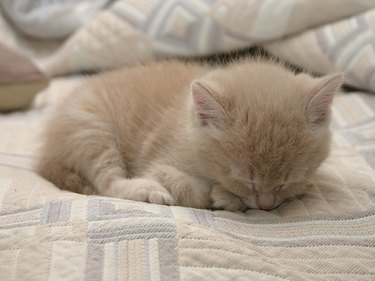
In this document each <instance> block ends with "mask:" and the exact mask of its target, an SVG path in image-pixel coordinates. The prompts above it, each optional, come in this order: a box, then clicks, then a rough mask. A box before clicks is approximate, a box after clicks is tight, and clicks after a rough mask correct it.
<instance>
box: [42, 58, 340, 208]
mask: <svg viewBox="0 0 375 281" xmlns="http://www.w3.org/2000/svg"><path fill="white" fill-rule="evenodd" d="M341 79H342V78H341V74H333V75H329V76H326V77H323V78H312V77H310V76H308V75H307V74H299V75H295V74H294V73H293V72H291V71H289V70H287V69H286V68H285V67H283V66H282V65H280V64H276V63H274V62H266V61H262V60H255V61H242V62H236V63H233V64H231V65H228V66H226V67H221V68H220V67H209V66H202V65H197V64H190V63H182V62H177V61H169V62H161V63H153V64H149V65H145V66H136V67H132V68H127V69H123V70H117V71H113V72H110V73H106V74H102V75H99V76H97V77H93V78H89V79H88V80H87V81H86V82H85V83H84V85H83V86H82V87H81V88H80V89H79V90H77V91H76V92H75V93H74V95H70V96H69V98H68V99H66V101H65V102H64V103H62V104H61V105H60V107H59V109H58V111H57V112H56V113H55V115H54V116H53V117H52V119H51V120H50V121H49V124H48V126H47V128H46V133H45V143H44V146H43V149H42V158H41V161H40V163H39V167H38V171H39V173H40V174H41V175H42V176H43V177H45V178H46V179H48V180H50V181H51V182H53V183H55V184H56V185H57V186H59V187H60V188H63V189H68V190H71V191H74V192H80V193H85V194H99V195H105V196H111V197H117V198H124V199H131V200H139V201H145V202H151V203H157V204H167V205H180V206H187V207H195V208H212V209H225V210H229V211H236V210H244V209H246V208H247V207H250V208H259V209H263V210H270V209H273V208H275V207H277V206H278V205H279V204H280V203H282V202H283V200H284V199H286V198H289V197H293V196H295V195H297V194H301V193H303V192H304V190H305V187H306V183H307V181H308V179H309V178H310V177H311V176H312V174H313V173H314V171H315V170H316V169H317V168H318V167H319V165H320V164H321V163H322V161H323V160H324V159H325V158H326V157H327V155H328V152H329V144H330V132H329V129H328V126H329V121H330V106H331V103H332V99H333V97H334V94H335V93H336V91H337V90H338V89H339V87H340V85H341Z"/></svg>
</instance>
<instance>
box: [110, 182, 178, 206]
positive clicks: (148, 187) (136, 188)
mask: <svg viewBox="0 0 375 281" xmlns="http://www.w3.org/2000/svg"><path fill="white" fill-rule="evenodd" d="M110 196H112V197H117V198H123V199H129V200H135V201H143V202H149V203H154V204H162V205H176V200H175V199H174V198H173V197H172V196H171V194H170V193H169V192H168V190H166V189H165V188H164V187H163V186H162V185H160V184H159V183H158V182H156V181H153V180H149V179H143V178H139V179H123V180H119V181H116V182H114V183H113V184H112V186H111V194H110Z"/></svg>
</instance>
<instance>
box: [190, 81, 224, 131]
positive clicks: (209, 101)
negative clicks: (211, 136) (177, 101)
mask: <svg viewBox="0 0 375 281" xmlns="http://www.w3.org/2000/svg"><path fill="white" fill-rule="evenodd" d="M191 96H192V99H193V104H194V111H195V114H197V117H198V118H199V121H200V124H201V125H202V126H208V125H210V124H211V125H214V126H215V127H217V128H219V129H225V128H226V127H227V126H228V124H229V120H228V116H227V114H226V112H225V110H224V108H223V107H222V106H221V104H220V103H219V102H218V101H217V100H216V99H215V97H214V96H213V92H212V91H210V90H208V89H207V88H206V87H205V86H203V84H202V83H201V82H199V81H193V83H192V84H191Z"/></svg>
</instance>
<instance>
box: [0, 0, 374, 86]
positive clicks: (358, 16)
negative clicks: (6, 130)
mask: <svg viewBox="0 0 375 281" xmlns="http://www.w3.org/2000/svg"><path fill="white" fill-rule="evenodd" d="M1 12H2V13H1ZM1 14H2V15H3V16H2V15H1ZM0 43H3V44H5V45H7V47H10V48H14V49H16V50H18V51H19V52H21V53H23V54H24V55H26V56H28V57H30V58H31V59H32V60H33V61H34V62H35V64H36V65H37V66H38V67H39V68H40V69H41V70H42V71H43V72H44V73H45V74H46V75H48V76H55V75H60V74H64V73H68V72H75V71H81V70H88V69H102V68H107V67H114V66H119V65H124V64H132V63H134V62H139V61H146V60H150V59H152V58H160V57H165V56H168V57H170V56H173V57H175V56H199V55H209V54H213V53H218V52H219V53H220V52H226V51H229V50H235V49H238V48H247V47H249V46H254V45H256V44H259V45H261V46H263V47H264V48H265V49H267V50H268V51H269V52H271V53H272V54H274V55H277V56H279V57H281V58H283V59H285V60H287V61H289V62H291V63H294V64H296V65H298V66H301V67H304V68H307V69H309V70H313V71H315V72H318V73H320V74H326V73H328V72H333V71H338V70H344V71H345V72H346V76H345V82H346V83H348V84H350V85H352V86H355V87H358V88H359V89H366V90H370V91H373V92H374V91H375V74H374V73H375V49H374V46H375V1H373V0H360V1H359V0H328V1H327V0H285V1H280V0H251V1H250V0H163V1H159V0H90V1H87V0H59V1H51V0H46V1H38V0H28V1H24V0H2V1H0ZM0 67H1V65H0Z"/></svg>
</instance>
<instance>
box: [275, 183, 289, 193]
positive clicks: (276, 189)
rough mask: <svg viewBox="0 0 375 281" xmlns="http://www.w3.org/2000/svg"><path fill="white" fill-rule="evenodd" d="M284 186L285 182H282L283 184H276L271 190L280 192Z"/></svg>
mask: <svg viewBox="0 0 375 281" xmlns="http://www.w3.org/2000/svg"><path fill="white" fill-rule="evenodd" d="M285 187H286V184H285V183H284V184H280V185H278V186H276V187H275V188H274V189H273V190H274V191H275V192H280V191H281V190H282V189H284V188H285Z"/></svg>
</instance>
